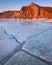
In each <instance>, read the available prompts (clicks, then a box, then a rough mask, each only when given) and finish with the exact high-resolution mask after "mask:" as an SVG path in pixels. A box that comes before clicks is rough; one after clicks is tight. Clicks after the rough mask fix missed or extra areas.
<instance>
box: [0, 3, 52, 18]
mask: <svg viewBox="0 0 52 65" xmlns="http://www.w3.org/2000/svg"><path fill="white" fill-rule="evenodd" d="M2 18H4V19H6V18H16V19H39V18H50V19H52V7H43V6H39V5H37V4H35V3H31V4H30V5H28V6H23V7H22V8H21V10H20V11H5V12H2V13H0V19H2Z"/></svg>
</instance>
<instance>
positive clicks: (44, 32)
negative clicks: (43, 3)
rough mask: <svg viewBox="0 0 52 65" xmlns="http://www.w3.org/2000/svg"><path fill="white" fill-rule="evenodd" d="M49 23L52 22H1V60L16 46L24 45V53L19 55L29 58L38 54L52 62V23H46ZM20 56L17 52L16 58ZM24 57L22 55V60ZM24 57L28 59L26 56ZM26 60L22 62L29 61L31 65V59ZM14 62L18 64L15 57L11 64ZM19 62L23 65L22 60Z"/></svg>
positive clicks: (22, 47)
mask: <svg viewBox="0 0 52 65" xmlns="http://www.w3.org/2000/svg"><path fill="white" fill-rule="evenodd" d="M47 21H48V22H50V21H52V20H48V19H46V20H45V19H43V20H42V19H40V20H15V19H13V20H11V19H10V20H9V19H7V20H0V60H1V59H2V58H4V57H5V56H7V55H8V54H9V53H10V52H11V51H12V50H13V49H14V48H15V47H16V46H18V47H19V46H20V45H21V44H22V46H21V49H22V51H23V52H24V53H22V52H19V54H21V53H22V55H24V54H27V57H29V56H28V55H29V54H30V55H35V53H36V54H38V55H39V56H42V57H43V58H44V57H45V58H47V59H48V60H51V61H52V23H46V22H47ZM21 49H20V50H21ZM26 51H27V52H26ZM28 53H29V54H28ZM19 54H18V52H17V55H16V56H18V55H19ZM22 55H20V57H21V58H23V57H22ZM16 56H15V57H16ZM20 57H19V58H20ZM24 57H25V58H26V55H25V56H24ZM32 57H33V56H32ZM21 58H20V59H21ZM30 59H31V58H30ZM8 60H9V59H8ZM17 60H18V59H17ZM21 60H22V59H21ZM24 60H25V61H24ZM24 60H22V62H27V60H28V62H27V63H29V58H26V59H24ZM12 61H15V62H16V60H13V57H12V60H11V61H10V62H12ZM18 61H19V63H22V62H20V60H18ZM30 61H31V60H30ZM33 61H34V60H32V62H33ZM38 62H39V61H38ZM40 63H41V62H40ZM6 65H7V64H6ZM8 65H10V64H8ZM15 65H17V63H16V64H15ZM33 65H34V64H33ZM37 65H39V64H37ZM40 65H42V64H40ZM43 65H44V64H43ZM45 65H46V64H45Z"/></svg>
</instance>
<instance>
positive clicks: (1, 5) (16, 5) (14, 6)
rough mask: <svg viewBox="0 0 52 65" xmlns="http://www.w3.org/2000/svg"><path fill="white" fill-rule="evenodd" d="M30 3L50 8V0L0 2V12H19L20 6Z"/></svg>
mask: <svg viewBox="0 0 52 65" xmlns="http://www.w3.org/2000/svg"><path fill="white" fill-rule="evenodd" d="M31 2H34V3H37V4H39V5H42V6H51V7H52V0H0V11H4V10H5V11H6V10H20V8H21V7H22V6H24V5H29V4H30V3H31Z"/></svg>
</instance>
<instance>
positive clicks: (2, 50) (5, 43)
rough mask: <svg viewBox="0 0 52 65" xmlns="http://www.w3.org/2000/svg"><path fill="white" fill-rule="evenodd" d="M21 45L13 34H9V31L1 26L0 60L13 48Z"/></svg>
mask: <svg viewBox="0 0 52 65" xmlns="http://www.w3.org/2000/svg"><path fill="white" fill-rule="evenodd" d="M17 45H18V46H19V43H17V42H16V40H15V39H14V38H13V36H11V35H9V34H7V32H6V31H5V30H4V29H3V28H2V27H0V60H2V59H3V57H5V56H6V55H7V54H8V53H9V52H10V51H11V50H13V49H14V48H15V47H16V46H17Z"/></svg>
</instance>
